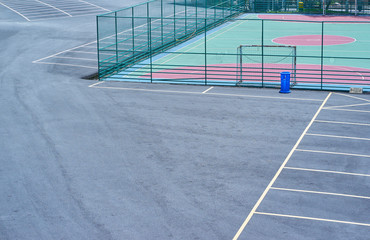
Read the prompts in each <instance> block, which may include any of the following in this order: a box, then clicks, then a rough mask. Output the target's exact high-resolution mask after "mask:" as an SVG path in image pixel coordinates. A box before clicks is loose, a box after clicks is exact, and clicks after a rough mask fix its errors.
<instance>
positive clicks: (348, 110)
mask: <svg viewBox="0 0 370 240" xmlns="http://www.w3.org/2000/svg"><path fill="white" fill-rule="evenodd" d="M324 110H332V111H347V112H363V113H370V111H366V110H354V109H336V108H324Z"/></svg>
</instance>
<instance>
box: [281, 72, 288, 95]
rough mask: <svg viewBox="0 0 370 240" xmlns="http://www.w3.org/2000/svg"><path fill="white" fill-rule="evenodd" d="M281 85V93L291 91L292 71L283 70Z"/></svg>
mask: <svg viewBox="0 0 370 240" xmlns="http://www.w3.org/2000/svg"><path fill="white" fill-rule="evenodd" d="M280 79H281V87H280V93H290V89H289V88H290V72H281V73H280Z"/></svg>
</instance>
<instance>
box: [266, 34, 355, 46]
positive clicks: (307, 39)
mask: <svg viewBox="0 0 370 240" xmlns="http://www.w3.org/2000/svg"><path fill="white" fill-rule="evenodd" d="M272 41H273V42H274V43H279V44H284V45H295V46H321V45H340V44H346V43H352V42H355V41H356V39H354V38H351V37H345V36H337V35H324V39H322V36H321V35H295V36H285V37H279V38H275V39H273V40H272Z"/></svg>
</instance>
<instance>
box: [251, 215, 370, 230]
mask: <svg viewBox="0 0 370 240" xmlns="http://www.w3.org/2000/svg"><path fill="white" fill-rule="evenodd" d="M255 214H260V215H268V216H276V217H287V218H297V219H306V220H314V221H323V222H334V223H344V224H352V225H359V226H367V227H370V224H369V223H359V222H349V221H340V220H335V219H325V218H313V217H304V216H296V215H288V214H278V213H268V212H255Z"/></svg>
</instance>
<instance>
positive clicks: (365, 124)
mask: <svg viewBox="0 0 370 240" xmlns="http://www.w3.org/2000/svg"><path fill="white" fill-rule="evenodd" d="M315 122H322V123H333V124H347V125H358V126H370V124H369V123H354V122H337V121H327V120H315Z"/></svg>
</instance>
